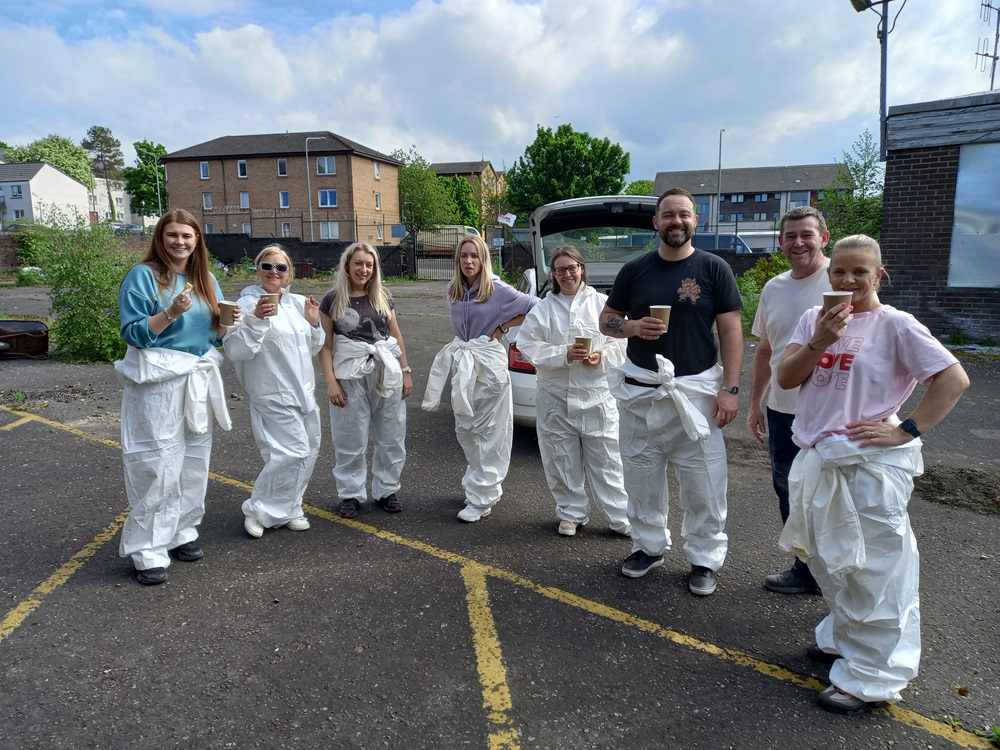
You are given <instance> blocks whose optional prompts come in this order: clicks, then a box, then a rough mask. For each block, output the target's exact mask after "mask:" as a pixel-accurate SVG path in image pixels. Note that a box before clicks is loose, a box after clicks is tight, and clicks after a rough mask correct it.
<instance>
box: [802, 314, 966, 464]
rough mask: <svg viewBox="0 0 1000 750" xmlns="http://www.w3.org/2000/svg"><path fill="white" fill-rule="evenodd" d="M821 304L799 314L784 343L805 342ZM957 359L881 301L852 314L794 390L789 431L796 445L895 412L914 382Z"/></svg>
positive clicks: (909, 317)
mask: <svg viewBox="0 0 1000 750" xmlns="http://www.w3.org/2000/svg"><path fill="white" fill-rule="evenodd" d="M819 310H820V308H819V307H814V308H812V309H811V310H806V312H805V313H803V314H802V317H801V318H799V323H798V325H797V326H796V327H795V332H794V333H793V334H792V337H791V339H789V341H788V343H789V344H800V345H802V346H805V344H806V342H808V341H809V339H810V337H811V336H812V334H813V331H814V330H815V328H816V320H817V318H818V312H819ZM956 362H958V360H957V359H956V358H955V356H954V355H953V354H952V353H951V352H949V351H948V350H947V349H945V348H944V346H942V345H941V342H940V341H938V340H937V339H935V338H934V337H933V336H932V335H931V332H930V331H928V330H927V327H926V326H924V325H923V324H922V323H920V322H919V321H918V320H917V319H916V318H914V317H913V316H912V315H910V314H909V313H905V312H903V311H901V310H897V309H896V308H894V307H891V306H889V305H882V306H881V307H877V308H875V309H874V310H872V311H871V312H866V313H855V314H854V317H853V319H852V320H851V322H850V323H848V324H847V332H846V333H845V334H844V335H843V336H842V337H841V338H840V340H839V341H836V342H834V343H833V344H832V345H831V346H830V347H829V348H828V349H827V350H826V352H825V353H824V354H823V356H822V358H821V359H820V361H819V363H818V364H817V365H816V369H815V370H814V371H813V374H812V377H810V378H809V380H807V381H806V382H805V383H803V384H802V386H801V387H800V389H799V400H798V408H797V411H796V416H795V424H794V425H793V428H792V429H793V431H794V432H795V441H796V442H797V443H798V444H799V445H801V446H806V445H815V444H816V443H817V442H818V441H819V440H821V439H822V438H824V437H827V436H829V435H834V434H843V433H844V432H845V428H846V425H848V424H850V423H852V422H859V421H862V420H866V421H879V420H882V419H885V418H886V417H888V416H890V415H892V414H895V413H896V411H897V410H898V409H899V407H900V406H902V405H903V402H904V401H906V399H908V398H909V397H910V394H911V393H913V389H914V388H915V387H916V385H917V383H918V382H920V383H926V382H928V381H929V380H930V379H931V377H933V376H934V375H936V374H937V373H939V372H941V371H942V370H944V369H946V368H948V367H951V365H953V364H955V363H956Z"/></svg>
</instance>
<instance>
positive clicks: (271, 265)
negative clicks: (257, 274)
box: [257, 260, 288, 273]
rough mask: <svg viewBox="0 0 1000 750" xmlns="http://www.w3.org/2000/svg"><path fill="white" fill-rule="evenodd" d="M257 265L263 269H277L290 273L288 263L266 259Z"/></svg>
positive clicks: (280, 271)
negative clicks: (272, 261)
mask: <svg viewBox="0 0 1000 750" xmlns="http://www.w3.org/2000/svg"><path fill="white" fill-rule="evenodd" d="M257 267H258V268H260V270H261V271H277V272H278V273H288V264H287V263H271V262H269V261H266V260H265V261H264V262H263V263H259V264H258V266H257Z"/></svg>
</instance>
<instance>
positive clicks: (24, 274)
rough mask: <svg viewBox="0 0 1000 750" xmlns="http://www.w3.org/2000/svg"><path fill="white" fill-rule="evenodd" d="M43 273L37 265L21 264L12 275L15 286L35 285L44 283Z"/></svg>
mask: <svg viewBox="0 0 1000 750" xmlns="http://www.w3.org/2000/svg"><path fill="white" fill-rule="evenodd" d="M44 281H45V274H43V273H42V269H41V268H39V267H38V266H21V267H20V268H18V269H17V274H16V275H15V276H14V283H15V284H16V285H17V286H35V285H36V284H41V283H44Z"/></svg>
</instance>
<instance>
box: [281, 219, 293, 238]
mask: <svg viewBox="0 0 1000 750" xmlns="http://www.w3.org/2000/svg"><path fill="white" fill-rule="evenodd" d="M281 236H282V237H291V236H292V222H290V221H283V222H281Z"/></svg>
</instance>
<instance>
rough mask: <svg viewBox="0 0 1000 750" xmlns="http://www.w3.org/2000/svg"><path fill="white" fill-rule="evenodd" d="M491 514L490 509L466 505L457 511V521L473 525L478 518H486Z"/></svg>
mask: <svg viewBox="0 0 1000 750" xmlns="http://www.w3.org/2000/svg"><path fill="white" fill-rule="evenodd" d="M492 512H493V508H492V507H486V508H477V507H476V506H475V505H466V506H465V507H464V508H462V510H460V511H458V520H459V521H465V522H466V523H475V522H476V521H478V520H479V519H480V518H486V516H488V515H489V514H490V513H492Z"/></svg>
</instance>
